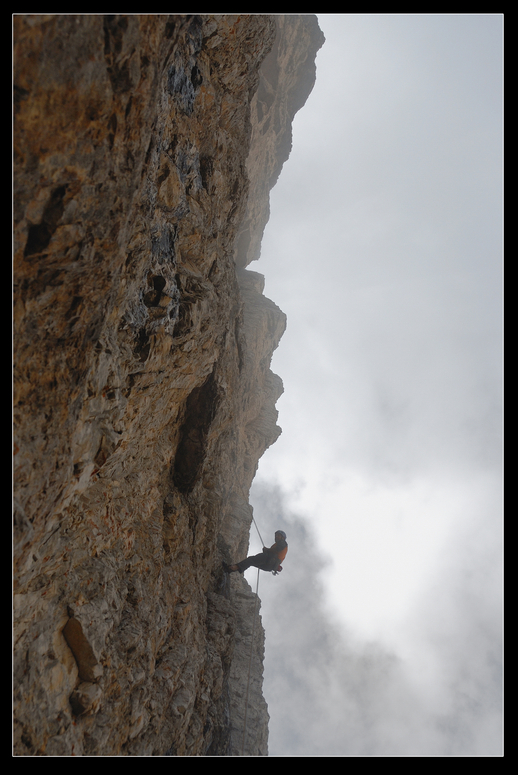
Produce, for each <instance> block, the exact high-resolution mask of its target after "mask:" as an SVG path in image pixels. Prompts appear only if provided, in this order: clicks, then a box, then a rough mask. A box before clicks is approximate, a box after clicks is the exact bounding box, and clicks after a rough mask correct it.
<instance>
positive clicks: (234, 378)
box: [13, 14, 316, 756]
mask: <svg viewBox="0 0 518 775" xmlns="http://www.w3.org/2000/svg"><path fill="white" fill-rule="evenodd" d="M294 18H295V17H294ZM296 18H299V17H296ZM301 18H302V21H303V22H304V23H306V22H305V21H304V17H301ZM299 23H300V22H299ZM284 25H285V22H284V17H272V16H269V15H228V14H226V15H220V16H189V15H171V16H168V15H154V16H142V15H138V16H132V15H129V16H111V15H94V16H74V15H65V16H54V15H51V16H32V15H19V16H15V17H14V100H15V103H14V104H15V117H14V183H15V191H14V303H13V330H14V353H15V362H14V367H15V369H14V409H13V413H14V503H15V522H14V533H13V536H14V642H15V646H14V752H15V755H18V756H32V755H54V756H69V755H103V756H109V755H130V756H131V755H140V756H153V755H155V756H156V755H181V756H194V755H216V756H220V755H241V754H242V753H245V754H248V755H266V754H267V736H268V712H267V707H266V703H265V700H264V698H263V696H262V653H263V652H262V650H263V649H264V632H263V630H262V626H261V622H260V615H259V601H258V600H257V599H256V596H255V594H254V593H253V592H252V590H250V588H249V586H248V584H247V583H246V581H245V580H244V579H242V578H241V577H234V576H233V577H231V578H229V577H226V576H224V575H223V574H222V573H221V562H222V560H223V559H225V560H234V559H235V558H236V557H239V556H242V555H244V554H245V553H246V551H247V548H248V537H249V530H250V524H251V516H252V515H251V507H250V506H249V503H248V493H249V488H250V485H251V483H252V480H253V477H254V475H255V471H256V469H257V463H258V460H259V458H260V457H261V455H262V454H263V453H264V451H265V450H266V449H267V447H268V446H269V445H270V444H272V443H273V442H274V441H275V440H276V438H277V437H278V435H279V433H280V428H279V427H278V426H277V411H276V409H275V403H276V401H277V399H278V397H279V396H280V394H281V392H282V382H281V380H280V379H279V377H277V376H276V375H274V374H273V373H272V372H271V370H270V366H269V365H270V360H271V355H272V352H273V350H274V349H275V347H276V346H277V345H278V343H279V340H280V338H281V336H282V333H283V331H284V328H285V323H286V321H285V316H284V314H283V313H282V312H281V310H279V309H278V307H277V306H276V305H275V304H274V303H273V302H271V301H270V300H268V299H267V298H266V297H265V296H264V295H263V278H262V276H261V275H259V274H257V273H255V272H250V271H249V270H247V269H245V268H244V265H245V264H246V263H248V260H246V261H243V260H241V261H239V260H238V259H237V256H238V253H239V250H238V234H239V232H240V230H242V228H243V223H244V222H245V220H246V218H247V215H246V213H247V208H249V206H250V203H251V202H252V197H251V196H249V192H250V188H251V185H252V175H253V174H257V171H256V173H253V170H252V168H250V167H248V168H247V165H249V161H248V160H249V158H250V155H251V154H252V153H253V148H254V145H255V141H253V134H254V130H255V121H256V118H255V112H254V109H253V107H252V106H253V101H254V99H255V97H254V95H256V94H257V90H258V86H259V84H260V79H261V78H262V77H263V76H262V75H261V74H260V73H261V66H262V64H263V62H264V60H265V57H267V55H268V53H269V52H270V51H272V50H274V49H275V47H280V48H282V47H283V46H284V45H289V46H295V47H297V46H300V47H301V48H302V49H304V47H305V46H306V47H307V41H306V42H305V40H306V39H301V41H299V43H297V42H296V40H294V39H291V38H290V39H289V41H288V40H287V41H286V43H285V44H284V43H282V40H283V36H284V35H285V33H284V32H283V28H284ZM315 53H316V50H315V49H314V47H313V54H312V56H313V59H314V55H315ZM300 56H301V57H302V58H303V59H304V56H303V55H302V53H301V54H300ZM302 69H303V68H302ZM279 81H280V82H281V83H282V78H279ZM295 82H296V79H295V81H294V82H293V83H295ZM293 83H292V88H293ZM279 88H280V87H279ZM305 88H306V87H305ZM272 118H273V114H272ZM283 120H284V119H283ZM290 121H291V118H290V117H289V114H287V118H286V122H288V123H289V122H290ZM286 127H287V124H286ZM286 131H288V130H287V128H286ZM281 134H282V135H283V136H284V135H285V132H283V133H281ZM274 147H275V142H274V140H273V139H272V141H271V143H270V149H272V148H274ZM280 158H282V153H280V154H279V155H275V154H274V155H273V156H272V158H271V160H270V162H269V165H266V166H265V167H264V169H263V171H262V175H263V177H265V178H267V179H268V180H271V179H272V174H274V173H273V167H275V165H277V166H278V164H279V159H280ZM268 191H269V188H268V186H262V187H260V189H258V190H257V191H255V193H254V201H255V202H256V205H255V206H256V207H258V208H259V209H260V210H261V209H262V211H263V212H264V210H265V208H266V209H267V207H268V203H267V201H266V202H265V201H264V199H265V197H266V200H267V199H268ZM248 220H249V223H248V226H247V228H248V229H249V230H250V229H251V232H250V233H252V232H253V233H254V235H255V229H256V226H255V225H252V222H251V220H250V218H248ZM258 223H259V221H258ZM259 228H261V227H259ZM252 621H256V622H257V624H256V627H257V629H256V630H255V633H254V638H253V643H254V645H253V660H252V664H253V669H252V679H251V680H250V681H249V680H248V664H250V662H249V657H250V654H251V653H252V638H251V622H252ZM245 664H246V665H247V668H246V671H245V670H244V665H245ZM245 686H246V687H247V689H248V695H247V699H248V710H247V713H248V714H249V716H248V717H249V718H250V719H251V720H252V723H251V724H250V726H249V727H248V734H247V738H246V742H245V745H244V747H243V739H241V740H240V739H239V738H240V737H241V738H242V731H240V729H241V727H242V725H243V724H242V720H243V718H244V713H245V711H244V703H245V694H246V692H245ZM247 726H248V725H247Z"/></svg>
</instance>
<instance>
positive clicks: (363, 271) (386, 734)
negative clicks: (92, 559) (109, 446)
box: [247, 14, 503, 756]
mask: <svg viewBox="0 0 518 775" xmlns="http://www.w3.org/2000/svg"><path fill="white" fill-rule="evenodd" d="M319 23H320V26H321V28H322V30H323V32H324V35H325V37H326V43H325V44H324V46H323V47H322V49H321V50H320V51H319V53H318V55H317V78H316V84H315V87H314V89H313V92H312V93H311V95H310V97H309V99H308V101H307V103H306V105H305V106H304V107H303V108H302V110H301V111H300V112H299V113H298V114H297V116H296V117H295V120H294V125H293V148H292V152H291V155H290V158H289V160H288V161H287V162H286V164H285V165H284V169H283V171H282V174H281V176H280V179H279V181H278V183H277V184H276V186H275V188H274V189H273V191H272V193H271V215H270V221H269V223H268V226H267V229H266V232H265V235H264V238H263V243H262V252H261V257H260V260H259V261H258V262H257V264H254V265H252V267H251V268H252V269H255V270H256V271H259V272H261V273H263V274H264V276H265V280H266V287H265V293H266V295H267V296H269V297H270V298H271V299H273V300H274V301H275V302H276V303H277V304H278V305H279V306H280V307H281V309H283V310H284V312H286V314H287V319H288V325H287V331H286V333H285V335H284V337H283V339H282V340H281V343H280V346H279V348H278V350H277V351H276V353H275V355H274V359H273V363H272V368H273V370H274V371H275V373H276V374H279V375H280V377H281V378H282V380H283V383H284V394H283V396H282V397H281V398H280V399H279V401H278V403H277V408H278V410H279V425H280V426H281V427H282V431H283V432H282V435H281V436H280V438H279V439H278V441H277V442H276V443H275V444H274V445H273V446H272V447H271V448H270V449H269V450H268V451H267V452H266V453H265V455H264V456H263V458H262V459H261V461H260V464H259V471H258V474H257V476H256V480H255V483H254V486H253V488H252V503H253V505H254V509H255V514H256V519H257V523H258V525H259V528H260V531H261V534H262V535H263V537H264V539H265V541H266V543H273V531H274V529H275V528H277V527H279V528H282V529H284V530H286V532H287V533H288V543H289V546H290V549H289V553H288V557H287V559H286V562H285V568H284V571H283V573H282V574H281V576H279V577H278V578H274V577H272V576H269V575H266V574H263V575H262V578H261V580H260V584H261V588H260V592H259V596H260V597H261V598H262V600H263V608H262V615H263V620H264V624H265V628H266V666H265V696H266V699H267V702H268V704H269V708H270V715H271V724H270V748H271V754H272V755H290V756H295V755H315V756H323V755H336V756H347V755H349V756H350V755H358V756H381V755H423V756H434V755H440V756H445V755H448V756H449V755H457V756H458V755H463V756H464V755H472V756H486V755H490V756H495V755H500V754H501V751H502V735H501V731H502V730H501V720H502V707H501V684H502V673H501V654H502V637H501V633H502V599H503V595H502V443H503V442H502V413H503V407H502V371H503V367H502V341H503V335H502V282H503V280H502V276H503V269H502V265H503V260H502V241H503V240H502V156H503V151H502V112H503V108H502V104H503V94H502V81H503V78H502V32H503V30H502V27H503V19H502V17H501V16H500V15H492V14H488V15H477V14H472V15H441V14H438V15H427V14H422V15H420V14H417V15H376V14H357V15H354V14H352V15H349V14H321V15H319ZM254 532H255V531H254V529H253V528H252V535H251V545H252V549H251V550H252V551H257V550H258V549H260V545H259V543H260V542H258V543H257V544H254V541H255V540H256V539H257V536H254ZM268 534H269V538H268V539H267V538H266V536H267V535H268ZM254 574H255V572H253V571H249V572H247V577H249V580H250V583H251V584H252V586H255V583H256V578H255V575H254Z"/></svg>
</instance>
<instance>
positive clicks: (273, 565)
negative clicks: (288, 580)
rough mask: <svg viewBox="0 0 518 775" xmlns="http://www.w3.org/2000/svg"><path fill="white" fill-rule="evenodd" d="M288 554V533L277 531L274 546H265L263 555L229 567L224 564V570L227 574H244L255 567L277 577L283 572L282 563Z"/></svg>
mask: <svg viewBox="0 0 518 775" xmlns="http://www.w3.org/2000/svg"><path fill="white" fill-rule="evenodd" d="M287 552H288V544H287V543H286V533H285V532H284V530H277V531H276V533H275V543H274V544H273V546H270V548H268V547H267V546H263V551H262V552H261V554H254V555H253V556H252V557H247V558H246V560H241V562H238V563H236V564H235V565H227V563H226V562H224V563H223V569H224V570H225V572H226V573H233V572H234V571H239V573H243V571H245V570H246V569H247V568H250V566H252V565H253V567H254V568H260V569H261V570H266V571H271V572H272V573H273V574H274V576H276V575H277V574H278V573H280V572H281V570H282V565H281V562H282V561H283V560H284V558H285V557H286V554H287Z"/></svg>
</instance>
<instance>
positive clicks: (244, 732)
mask: <svg viewBox="0 0 518 775" xmlns="http://www.w3.org/2000/svg"><path fill="white" fill-rule="evenodd" d="M252 519H253V517H252ZM254 523H255V519H254ZM256 527H257V525H256ZM257 532H258V533H259V530H257ZM259 538H261V534H259ZM261 540H262V539H261ZM263 546H264V544H263ZM259 573H260V568H257V584H256V586H255V603H254V617H253V621H252V642H251V643H250V659H249V661H248V681H247V685H246V698H245V720H244V727H243V746H242V749H241V756H244V755H245V737H246V717H247V715H248V694H249V691H250V672H251V670H252V655H253V649H254V635H255V620H256V611H257V603H258V600H259Z"/></svg>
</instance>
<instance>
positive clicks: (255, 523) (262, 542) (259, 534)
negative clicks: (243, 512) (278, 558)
mask: <svg viewBox="0 0 518 775" xmlns="http://www.w3.org/2000/svg"><path fill="white" fill-rule="evenodd" d="M252 521H253V523H254V525H255V529H256V530H257V535H258V536H259V540H260V541H261V544H262V545H263V546H264V541H263V539H262V538H261V533H260V532H259V528H258V527H257V522H256V521H255V519H254V515H253V514H252Z"/></svg>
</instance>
